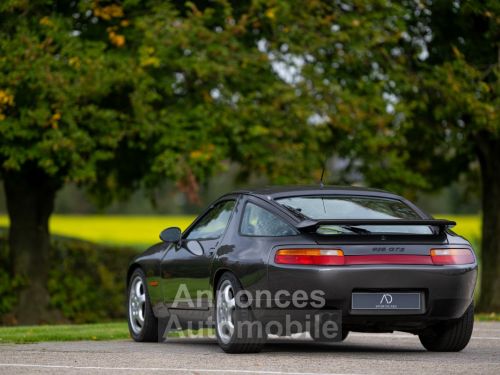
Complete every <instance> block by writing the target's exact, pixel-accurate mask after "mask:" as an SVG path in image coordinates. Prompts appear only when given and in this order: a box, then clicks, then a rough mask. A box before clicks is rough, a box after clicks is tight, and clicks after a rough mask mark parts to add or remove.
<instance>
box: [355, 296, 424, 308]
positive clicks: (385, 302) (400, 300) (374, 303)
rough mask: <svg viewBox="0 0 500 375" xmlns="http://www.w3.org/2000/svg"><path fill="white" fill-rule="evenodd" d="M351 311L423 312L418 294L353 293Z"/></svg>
mask: <svg viewBox="0 0 500 375" xmlns="http://www.w3.org/2000/svg"><path fill="white" fill-rule="evenodd" d="M352 310H353V311H358V312H359V311H361V310H362V311H364V312H368V311H367V310H372V311H400V310H401V312H420V311H422V310H423V306H422V294H421V293H418V292H414V293H400V292H398V293H391V292H386V293H353V294H352Z"/></svg>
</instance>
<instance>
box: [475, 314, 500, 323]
mask: <svg viewBox="0 0 500 375" xmlns="http://www.w3.org/2000/svg"><path fill="white" fill-rule="evenodd" d="M474 319H475V320H476V321H480V322H500V314H499V313H494V312H492V313H479V314H476V315H475V316H474Z"/></svg>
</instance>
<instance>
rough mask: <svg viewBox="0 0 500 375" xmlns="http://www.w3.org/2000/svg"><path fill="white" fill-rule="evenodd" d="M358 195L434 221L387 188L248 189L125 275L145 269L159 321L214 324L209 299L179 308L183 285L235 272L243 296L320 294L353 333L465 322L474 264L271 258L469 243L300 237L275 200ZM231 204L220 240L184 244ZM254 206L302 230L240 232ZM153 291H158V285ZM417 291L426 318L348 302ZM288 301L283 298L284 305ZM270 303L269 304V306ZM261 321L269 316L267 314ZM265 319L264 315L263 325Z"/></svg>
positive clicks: (192, 286)
mask: <svg viewBox="0 0 500 375" xmlns="http://www.w3.org/2000/svg"><path fill="white" fill-rule="evenodd" d="M318 195H324V196H335V197H336V196H355V197H379V198H386V199H392V200H398V201H400V202H403V203H404V204H406V205H407V206H409V207H410V208H411V209H412V210H414V211H415V212H416V213H417V214H418V216H419V217H420V218H421V219H422V220H431V219H432V217H431V216H430V215H428V214H426V213H425V212H423V211H422V210H421V209H419V208H418V207H416V206H415V205H414V204H413V203H411V202H409V201H408V200H406V199H404V198H402V197H400V196H398V195H395V194H392V193H388V192H385V191H381V190H373V189H364V188H344V187H342V188H336V187H283V188H269V189H261V190H242V191H237V192H233V193H231V194H227V195H224V196H222V197H221V198H219V199H218V200H217V201H215V202H214V203H213V204H212V205H211V206H210V207H209V208H208V209H207V210H206V211H205V212H204V213H203V214H202V215H200V217H199V218H198V219H196V220H195V221H194V223H193V224H192V225H191V226H190V227H189V228H188V229H187V230H186V231H184V233H183V240H182V242H181V244H180V245H179V244H174V243H159V244H156V245H154V246H152V247H151V248H149V249H148V250H146V251H145V252H144V253H143V254H141V255H139V256H137V257H136V258H135V259H134V260H133V261H132V263H131V265H130V269H129V275H130V274H131V272H132V271H133V270H134V269H135V268H136V267H140V268H142V269H143V270H144V272H145V274H146V277H147V279H148V291H149V295H150V298H151V303H152V305H153V310H154V312H155V315H157V316H162V315H164V314H168V313H170V314H172V313H175V314H178V315H179V316H180V317H181V318H185V319H193V318H196V319H208V318H209V317H210V316H211V315H212V314H213V311H212V307H211V299H212V298H213V295H206V296H204V297H202V298H201V303H200V304H197V305H196V306H190V304H189V302H187V301H181V302H179V301H176V302H177V303H175V304H174V299H175V298H174V297H175V296H176V294H177V293H178V288H179V286H180V285H181V284H184V285H186V286H187V289H188V291H189V293H190V294H191V295H196V292H197V291H199V290H209V291H211V292H213V291H214V288H215V286H216V285H217V280H218V278H219V277H220V276H221V275H222V274H223V273H224V272H226V271H230V272H232V273H233V274H234V275H235V276H236V277H237V278H238V280H239V281H240V283H241V285H242V286H243V288H244V289H246V290H248V291H250V292H255V291H258V290H269V291H270V292H271V295H274V292H277V291H278V290H289V291H290V292H293V291H294V290H296V289H299V288H300V289H302V290H305V291H312V290H323V291H324V292H325V300H326V305H325V308H328V309H338V310H341V311H342V321H343V324H344V326H346V327H348V329H349V330H356V331H366V332H372V331H373V332H385V331H393V330H402V331H407V332H418V331H420V330H422V329H424V328H425V327H427V326H429V325H432V324H433V323H434V322H437V321H442V320H448V319H455V318H459V317H460V316H462V315H463V314H464V312H465V311H466V309H467V307H468V306H469V305H470V304H471V303H472V301H473V295H474V288H475V284H476V278H477V262H474V263H472V264H466V265H445V266H437V265H421V264H419V265H412V264H368V265H343V266H317V265H286V264H277V263H276V262H275V260H274V256H275V253H276V251H277V250H278V249H282V248H288V249H289V248H300V247H311V246H314V247H315V248H325V249H326V248H328V249H332V248H339V249H342V250H343V252H344V254H345V255H346V256H357V255H377V254H405V255H415V256H419V255H428V254H429V251H430V249H434V248H441V249H443V248H444V249H446V248H468V249H472V247H471V245H470V243H469V242H468V241H467V240H465V239H464V238H462V237H460V236H458V235H456V234H455V233H454V232H452V231H451V230H449V229H444V230H443V231H436V232H434V233H433V234H430V235H411V234H410V235H408V234H363V235H353V234H348V235H337V236H326V235H319V234H317V233H315V232H311V233H309V232H301V231H300V223H301V222H303V221H304V220H303V219H301V218H300V217H298V216H297V215H295V214H294V213H293V212H291V211H289V210H287V209H286V208H284V207H283V206H282V205H280V204H279V203H277V202H276V199H279V198H283V197H293V196H301V197H302V196H318ZM227 200H234V201H235V205H234V209H233V211H232V214H231V217H230V219H229V223H228V225H227V227H226V228H225V230H224V232H223V234H222V235H221V236H220V237H219V238H217V239H204V240H200V241H195V242H198V244H199V245H201V247H202V250H201V251H200V249H199V248H198V245H193V244H190V243H191V242H193V241H191V240H189V239H187V235H188V234H189V232H190V230H192V228H193V227H195V226H196V224H197V223H198V222H199V221H200V220H201V219H202V218H203V217H204V215H206V214H207V212H209V211H210V209H211V208H212V207H214V206H215V205H217V204H218V203H219V202H224V201H227ZM248 202H251V203H253V204H254V205H257V206H259V207H262V208H264V209H265V210H267V211H269V212H271V213H272V214H274V215H276V216H277V217H279V218H281V219H282V220H284V221H285V222H287V223H289V224H290V225H292V226H294V227H295V228H297V233H295V234H294V235H289V236H281V237H272V236H267V237H266V236H248V235H244V234H242V233H241V231H240V225H241V221H242V216H243V211H244V208H245V205H246V204H247V203H248ZM152 285H155V286H152ZM401 291H410V292H419V293H421V296H422V297H421V298H422V304H421V310H419V311H412V312H405V311H397V312H394V311H391V312H389V311H366V312H364V311H353V309H352V301H351V296H352V293H356V292H395V293H397V292H401ZM285 299H286V298H285ZM271 304H272V302H271ZM261 314H264V315H265V312H264V313H261ZM263 318H265V317H263Z"/></svg>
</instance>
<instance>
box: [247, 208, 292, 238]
mask: <svg viewBox="0 0 500 375" xmlns="http://www.w3.org/2000/svg"><path fill="white" fill-rule="evenodd" d="M240 231H241V234H244V235H247V236H269V237H280V236H293V235H296V234H297V231H296V230H295V228H293V227H292V226H291V225H290V224H288V223H286V222H285V221H284V220H282V219H280V218H279V217H278V216H276V215H275V214H273V213H271V212H269V211H268V210H266V209H264V208H261V207H259V206H257V205H255V204H253V203H250V202H248V203H247V204H246V206H245V211H244V213H243V220H242V221H241V227H240Z"/></svg>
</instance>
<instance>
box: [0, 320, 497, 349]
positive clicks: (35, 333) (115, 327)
mask: <svg viewBox="0 0 500 375" xmlns="http://www.w3.org/2000/svg"><path fill="white" fill-rule="evenodd" d="M475 320H476V321H480V322H485V321H495V322H499V321H500V314H498V313H491V314H476V316H475ZM189 333H190V334H192V335H194V336H198V337H208V336H213V335H214V332H213V330H211V329H205V330H201V331H190V332H189ZM183 334H188V332H186V331H184V332H170V333H169V337H177V336H183ZM129 338H130V335H129V333H128V327H127V323H125V322H118V323H97V324H74V325H42V326H19V327H0V344H2V343H15V344H26V343H34V342H42V341H81V340H91V341H100V340H126V339H129Z"/></svg>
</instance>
